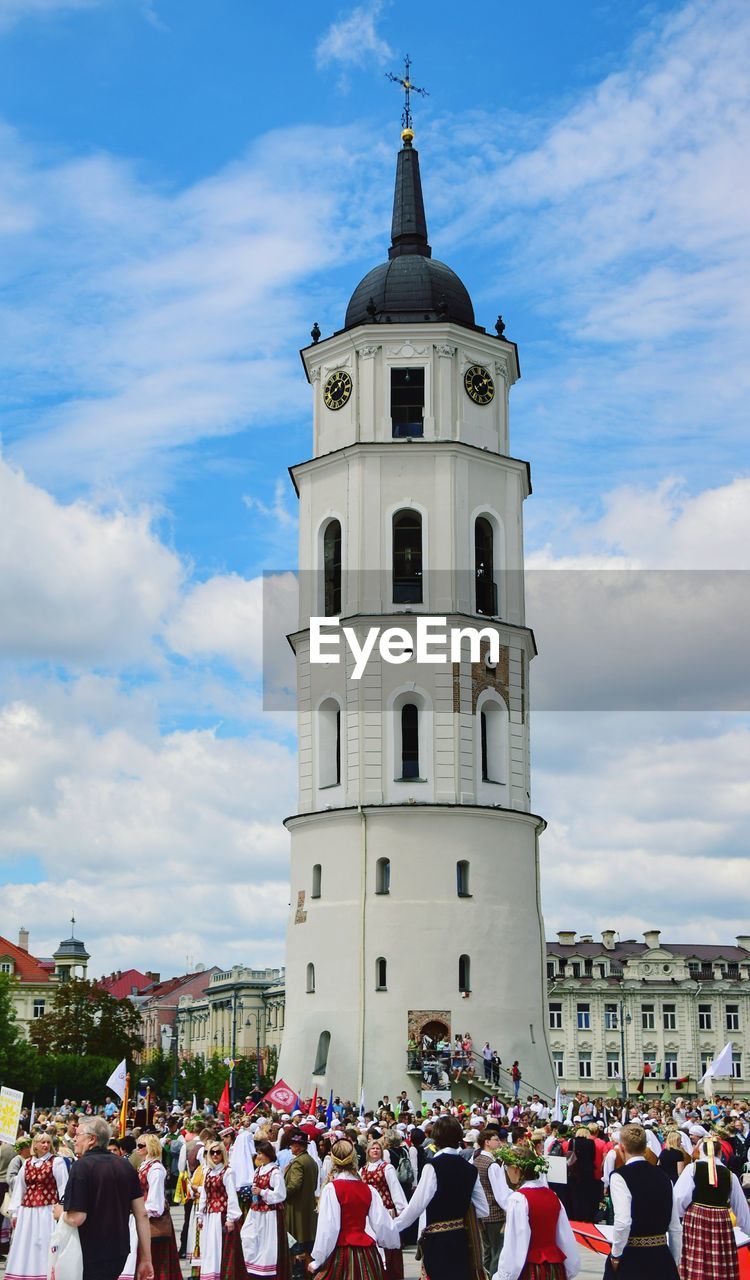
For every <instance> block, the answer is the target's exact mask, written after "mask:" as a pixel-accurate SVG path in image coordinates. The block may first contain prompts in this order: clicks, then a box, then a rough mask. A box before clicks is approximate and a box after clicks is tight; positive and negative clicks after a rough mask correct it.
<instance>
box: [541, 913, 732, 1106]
mask: <svg viewBox="0 0 750 1280" xmlns="http://www.w3.org/2000/svg"><path fill="white" fill-rule="evenodd" d="M643 937H644V941H643V942H636V941H635V940H624V941H620V940H619V939H618V935H617V934H616V932H615V931H614V930H613V929H606V930H604V932H603V933H602V935H601V941H599V942H595V941H594V939H593V937H592V936H591V935H589V934H582V935H581V936H580V937H577V936H576V934H575V933H574V932H567V931H564V932H561V933H558V935H557V941H556V942H548V943H547V994H548V1036H549V1042H550V1049H551V1053H552V1060H553V1064H554V1069H555V1074H556V1076H557V1079H558V1081H559V1082H560V1083H561V1084H562V1085H563V1086H564V1087H565V1088H566V1089H567V1090H576V1089H584V1090H590V1091H591V1092H594V1093H603V1092H605V1091H606V1090H607V1089H609V1088H611V1087H612V1086H613V1085H616V1086H617V1088H618V1089H620V1088H621V1087H622V1081H623V1078H624V1079H625V1080H626V1081H627V1085H628V1088H629V1089H630V1090H633V1089H634V1088H635V1086H636V1085H637V1084H638V1082H639V1081H640V1079H641V1076H643V1077H644V1087H645V1089H646V1091H647V1092H661V1091H662V1090H663V1089H664V1085H665V1081H667V1080H669V1081H670V1082H671V1084H672V1087H673V1088H676V1082H678V1081H679V1082H681V1084H680V1087H681V1088H684V1089H685V1091H686V1092H688V1091H695V1089H696V1086H697V1081H698V1080H699V1078H700V1077H701V1076H702V1075H703V1073H704V1071H705V1069H706V1067H707V1065H708V1063H709V1062H710V1061H711V1059H712V1058H715V1057H716V1055H717V1054H718V1053H719V1052H720V1050H721V1049H723V1047H724V1045H725V1044H726V1043H727V1042H728V1041H730V1040H731V1042H732V1046H733V1071H734V1076H735V1078H736V1079H737V1080H742V1081H745V1080H748V1079H750V1057H749V1056H748V1055H750V935H745V934H743V935H741V936H740V937H738V938H737V939H736V946H724V945H716V946H715V945H708V944H703V943H682V942H676V943H671V942H667V943H663V942H661V941H660V937H661V935H660V931H659V930H658V929H651V930H648V931H647V932H646V933H644V935H643ZM727 1083H729V1082H727ZM720 1087H721V1084H720V1082H719V1084H717V1088H720Z"/></svg>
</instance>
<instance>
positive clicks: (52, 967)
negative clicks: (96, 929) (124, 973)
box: [0, 920, 89, 1036]
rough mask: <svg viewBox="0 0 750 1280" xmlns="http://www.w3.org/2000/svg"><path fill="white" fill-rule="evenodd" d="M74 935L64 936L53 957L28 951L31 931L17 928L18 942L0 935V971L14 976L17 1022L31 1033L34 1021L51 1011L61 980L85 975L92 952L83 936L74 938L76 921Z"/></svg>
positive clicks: (13, 985) (73, 923)
mask: <svg viewBox="0 0 750 1280" xmlns="http://www.w3.org/2000/svg"><path fill="white" fill-rule="evenodd" d="M71 926H72V928H71V935H70V937H69V938H63V940H62V942H61V943H60V944H59V946H58V948H57V950H56V951H55V954H54V955H53V956H33V955H32V954H31V952H30V951H29V931H28V929H25V928H24V927H23V926H22V927H21V928H20V929H19V930H18V942H17V943H15V942H10V941H9V939H8V938H0V973H5V974H7V975H8V977H10V978H13V979H14V981H13V983H12V985H11V999H12V1001H13V1008H14V1011H15V1015H16V1022H17V1023H18V1026H19V1028H20V1030H21V1031H22V1032H23V1034H24V1035H25V1036H28V1034H29V1030H30V1028H31V1026H32V1024H33V1022H34V1021H35V1020H36V1019H37V1018H43V1017H44V1015H45V1013H49V1011H50V1009H51V1007H52V1001H53V1000H54V996H55V986H56V985H57V983H58V982H67V981H68V980H69V979H70V978H85V977H86V972H87V965H88V961H89V954H88V951H87V950H86V947H85V945H84V943H83V942H81V939H80V938H76V937H75V920H72V921H71Z"/></svg>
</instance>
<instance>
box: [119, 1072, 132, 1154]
mask: <svg viewBox="0 0 750 1280" xmlns="http://www.w3.org/2000/svg"><path fill="white" fill-rule="evenodd" d="M129 1101H130V1072H129V1071H128V1072H126V1075H125V1093H124V1094H123V1097H122V1105H121V1106H120V1132H119V1134H118V1137H120V1138H124V1137H125V1130H126V1128H127V1124H128V1102H129Z"/></svg>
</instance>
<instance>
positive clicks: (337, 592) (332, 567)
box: [323, 520, 341, 618]
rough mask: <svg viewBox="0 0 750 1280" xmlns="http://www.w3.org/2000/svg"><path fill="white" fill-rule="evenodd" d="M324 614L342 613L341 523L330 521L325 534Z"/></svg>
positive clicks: (328, 615) (328, 616) (327, 615)
mask: <svg viewBox="0 0 750 1280" xmlns="http://www.w3.org/2000/svg"><path fill="white" fill-rule="evenodd" d="M323 612H324V613H325V616H326V617H327V618H330V617H333V616H335V615H336V614H339V613H341V522H340V521H339V520H329V522H328V524H327V525H326V527H325V530H324V532H323Z"/></svg>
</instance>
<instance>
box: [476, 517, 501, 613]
mask: <svg viewBox="0 0 750 1280" xmlns="http://www.w3.org/2000/svg"><path fill="white" fill-rule="evenodd" d="M474 586H475V600H474V607H475V609H476V611H477V613H485V614H489V615H492V616H493V617H494V616H495V615H496V614H497V585H496V583H495V532H494V529H493V528H492V525H491V523H490V521H489V520H488V519H487V517H486V516H477V519H476V520H475V522H474Z"/></svg>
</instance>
